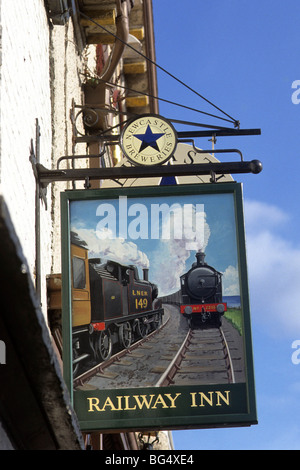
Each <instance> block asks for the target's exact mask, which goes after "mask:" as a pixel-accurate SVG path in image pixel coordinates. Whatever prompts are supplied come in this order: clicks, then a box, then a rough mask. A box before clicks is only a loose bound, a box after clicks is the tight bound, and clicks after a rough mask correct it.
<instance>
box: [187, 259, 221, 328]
mask: <svg viewBox="0 0 300 470" xmlns="http://www.w3.org/2000/svg"><path fill="white" fill-rule="evenodd" d="M204 258H205V254H204V253H203V252H201V251H199V252H197V253H196V260H197V261H196V262H195V263H193V265H192V267H191V269H190V270H189V271H188V272H187V273H185V274H183V275H182V276H181V277H180V284H181V300H182V303H181V305H180V312H181V313H182V314H183V315H184V316H185V317H186V318H187V320H188V323H189V326H190V327H191V328H193V326H195V325H196V324H203V323H210V324H214V325H215V326H220V325H221V322H222V315H223V314H224V312H226V311H227V304H226V303H225V302H223V301H222V300H223V299H222V274H221V273H220V272H219V271H217V270H216V269H214V268H213V267H211V266H209V265H208V264H207V263H206V262H205V261H204Z"/></svg>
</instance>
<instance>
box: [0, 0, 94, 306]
mask: <svg viewBox="0 0 300 470" xmlns="http://www.w3.org/2000/svg"><path fill="white" fill-rule="evenodd" d="M1 32H2V39H1V74H0V80H1V81H0V91H1V97H0V100H1V110H0V119H1V121H0V124H1V125H0V146H1V152H0V193H1V194H2V195H3V196H4V198H5V201H6V203H7V205H8V208H9V211H10V214H11V218H12V221H13V224H14V226H15V230H16V233H17V235H18V237H19V239H20V242H21V246H22V248H23V252H24V255H25V257H26V259H27V261H28V264H29V269H30V272H31V274H32V278H33V281H35V178H34V174H33V169H32V166H31V163H30V161H29V155H30V144H31V139H33V140H34V144H35V133H36V127H35V125H36V119H38V121H39V125H40V132H41V136H40V161H41V163H42V164H43V165H44V166H45V167H46V168H55V167H56V161H57V159H58V158H60V157H61V156H63V155H72V151H73V148H72V145H73V142H72V123H71V119H70V110H71V107H72V102H73V100H74V101H75V102H76V103H77V104H80V103H81V99H82V89H81V78H80V73H79V71H80V68H81V64H82V59H81V54H80V52H81V51H78V50H77V46H76V38H75V37H74V30H73V24H72V21H71V20H70V21H68V22H67V23H66V24H65V25H63V26H54V27H51V28H49V22H48V18H47V12H46V9H45V2H44V0H14V1H13V2H12V1H11V0H1ZM76 152H77V153H80V152H85V148H80V146H78V148H77V149H76ZM66 188H67V184H59V185H58V184H53V185H49V186H48V188H47V204H48V209H47V210H45V207H44V205H43V204H41V258H42V272H41V279H42V299H41V301H42V307H43V310H44V313H46V304H47V300H46V276H47V274H50V273H51V272H60V269H61V266H60V204H59V198H60V194H59V193H60V191H63V190H65V189H66Z"/></svg>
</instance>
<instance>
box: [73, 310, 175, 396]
mask: <svg viewBox="0 0 300 470" xmlns="http://www.w3.org/2000/svg"><path fill="white" fill-rule="evenodd" d="M169 320H170V317H168V318H167V319H166V321H165V322H164V323H162V325H161V326H160V327H159V328H157V329H156V330H154V331H152V332H151V333H150V334H149V335H147V336H145V337H144V338H141V339H140V340H138V341H136V342H135V343H133V344H132V345H131V346H130V347H128V348H126V349H123V350H122V351H119V352H117V353H116V354H114V355H113V356H111V357H110V358H109V359H108V360H106V361H103V362H101V363H99V364H97V365H95V366H94V367H92V368H90V369H89V370H87V371H85V372H83V373H82V374H81V375H79V376H78V377H76V378H75V379H74V381H73V384H74V388H75V389H76V388H78V387H80V386H83V385H84V384H85V383H86V382H87V381H89V380H90V379H91V378H93V377H94V376H96V375H100V376H101V375H103V376H106V377H109V372H108V373H107V372H106V371H107V370H108V369H109V368H110V367H111V366H113V365H118V364H120V363H121V361H122V360H124V358H125V357H130V356H131V355H132V354H133V353H134V351H136V350H137V349H138V348H140V347H141V346H144V345H145V344H146V343H148V342H149V341H150V340H151V339H153V338H154V337H155V336H156V335H157V334H158V333H159V332H161V331H162V330H163V329H164V328H165V327H166V325H167V324H168V322H169Z"/></svg>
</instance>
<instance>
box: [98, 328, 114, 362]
mask: <svg viewBox="0 0 300 470" xmlns="http://www.w3.org/2000/svg"><path fill="white" fill-rule="evenodd" d="M111 353H112V339H111V334H110V331H109V330H103V331H100V334H99V337H98V347H97V354H98V356H99V358H100V359H101V360H102V361H106V360H107V359H109V358H110V356H111Z"/></svg>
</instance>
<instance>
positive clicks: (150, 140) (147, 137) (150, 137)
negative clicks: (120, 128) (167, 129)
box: [134, 124, 165, 152]
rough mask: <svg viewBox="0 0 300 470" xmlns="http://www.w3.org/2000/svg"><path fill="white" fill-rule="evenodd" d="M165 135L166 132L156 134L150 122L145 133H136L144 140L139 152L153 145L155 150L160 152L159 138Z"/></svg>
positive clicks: (135, 135)
mask: <svg viewBox="0 0 300 470" xmlns="http://www.w3.org/2000/svg"><path fill="white" fill-rule="evenodd" d="M164 135H165V134H163V133H162V134H160V133H157V134H154V133H153V132H152V130H151V127H150V125H149V124H148V126H147V129H146V132H145V134H134V137H136V138H137V139H139V140H141V141H142V143H141V146H140V149H139V152H142V151H143V150H145V149H146V148H148V147H152V148H153V149H154V150H158V152H159V151H160V149H159V147H158V145H157V140H158V139H160V138H161V137H163V136H164Z"/></svg>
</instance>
